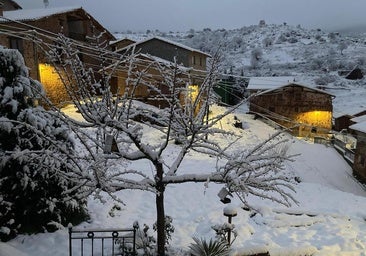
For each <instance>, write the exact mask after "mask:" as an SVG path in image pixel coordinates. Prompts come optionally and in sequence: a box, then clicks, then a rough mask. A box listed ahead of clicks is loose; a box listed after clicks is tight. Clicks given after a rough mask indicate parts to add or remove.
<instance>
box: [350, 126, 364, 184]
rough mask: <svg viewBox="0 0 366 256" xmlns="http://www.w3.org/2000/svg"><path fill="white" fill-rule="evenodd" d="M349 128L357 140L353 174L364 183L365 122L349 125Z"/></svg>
mask: <svg viewBox="0 0 366 256" xmlns="http://www.w3.org/2000/svg"><path fill="white" fill-rule="evenodd" d="M349 128H350V129H351V130H352V131H353V133H354V134H355V136H356V139H357V143H356V149H355V157H354V162H353V174H354V175H355V176H356V177H357V178H359V179H360V180H361V181H362V182H364V183H366V121H364V122H360V123H357V124H354V125H351V126H350V127H349Z"/></svg>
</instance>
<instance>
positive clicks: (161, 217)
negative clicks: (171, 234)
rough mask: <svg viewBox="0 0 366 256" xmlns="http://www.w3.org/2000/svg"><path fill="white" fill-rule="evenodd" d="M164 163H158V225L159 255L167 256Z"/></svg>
mask: <svg viewBox="0 0 366 256" xmlns="http://www.w3.org/2000/svg"><path fill="white" fill-rule="evenodd" d="M163 173H164V170H163V165H162V164H161V163H158V164H157V165H156V190H157V193H156V218H157V219H156V226H157V245H158V251H157V252H158V256H165V239H166V238H165V210H164V191H165V185H164V184H163V182H162V180H163Z"/></svg>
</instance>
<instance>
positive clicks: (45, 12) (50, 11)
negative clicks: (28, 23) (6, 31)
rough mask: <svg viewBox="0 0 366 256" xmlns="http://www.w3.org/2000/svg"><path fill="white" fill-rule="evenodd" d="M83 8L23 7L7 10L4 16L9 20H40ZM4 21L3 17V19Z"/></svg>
mask: <svg viewBox="0 0 366 256" xmlns="http://www.w3.org/2000/svg"><path fill="white" fill-rule="evenodd" d="M78 9H81V7H75V6H74V7H57V8H43V9H21V10H15V11H6V12H4V13H3V17H4V18H6V19H9V20H18V21H19V20H38V19H41V18H45V17H48V16H52V15H56V14H62V13H66V12H72V11H75V10H78ZM1 20H2V21H3V19H1Z"/></svg>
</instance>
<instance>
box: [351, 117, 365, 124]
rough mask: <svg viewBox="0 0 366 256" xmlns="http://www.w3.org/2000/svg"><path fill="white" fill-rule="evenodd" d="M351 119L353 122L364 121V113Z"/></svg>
mask: <svg viewBox="0 0 366 256" xmlns="http://www.w3.org/2000/svg"><path fill="white" fill-rule="evenodd" d="M351 121H352V122H355V123H361V122H365V121H366V115H363V116H357V117H354V118H352V119H351Z"/></svg>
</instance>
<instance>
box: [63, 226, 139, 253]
mask: <svg viewBox="0 0 366 256" xmlns="http://www.w3.org/2000/svg"><path fill="white" fill-rule="evenodd" d="M136 231H137V227H136V226H134V227H133V228H131V229H73V228H72V227H69V256H84V255H88V256H95V255H98V256H104V255H111V256H117V255H136ZM75 240H79V243H77V242H76V241H75Z"/></svg>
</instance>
